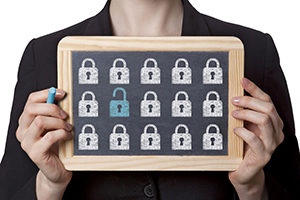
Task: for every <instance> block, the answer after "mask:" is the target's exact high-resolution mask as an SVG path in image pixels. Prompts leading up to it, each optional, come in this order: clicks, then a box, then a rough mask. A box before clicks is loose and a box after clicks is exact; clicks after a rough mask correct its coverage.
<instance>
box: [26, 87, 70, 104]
mask: <svg viewBox="0 0 300 200" xmlns="http://www.w3.org/2000/svg"><path fill="white" fill-rule="evenodd" d="M48 93H49V88H48V89H45V90H41V91H37V92H33V93H31V94H30V95H29V97H28V100H27V102H28V103H44V102H46V101H47V98H48ZM64 96H65V92H64V91H63V90H61V89H56V93H55V100H59V99H61V98H63V97H64Z"/></svg>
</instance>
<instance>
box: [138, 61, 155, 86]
mask: <svg viewBox="0 0 300 200" xmlns="http://www.w3.org/2000/svg"><path fill="white" fill-rule="evenodd" d="M149 62H152V63H153V65H154V66H153V67H149V66H148V63H149ZM141 84H160V68H159V67H158V66H157V61H156V60H155V59H154V58H147V59H146V60H145V62H144V67H142V68H141Z"/></svg>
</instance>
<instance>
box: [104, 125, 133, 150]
mask: <svg viewBox="0 0 300 200" xmlns="http://www.w3.org/2000/svg"><path fill="white" fill-rule="evenodd" d="M117 128H121V129H122V132H120V133H117ZM109 149H110V150H129V134H128V133H127V131H126V127H125V126H124V125H123V124H116V125H115V126H114V128H113V131H112V133H111V134H110V136H109Z"/></svg>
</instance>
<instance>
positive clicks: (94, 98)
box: [81, 91, 96, 100]
mask: <svg viewBox="0 0 300 200" xmlns="http://www.w3.org/2000/svg"><path fill="white" fill-rule="evenodd" d="M87 94H89V95H91V96H92V100H96V96H95V94H94V93H93V92H92V91H85V92H84V93H82V95H81V100H85V96H86V95H87Z"/></svg>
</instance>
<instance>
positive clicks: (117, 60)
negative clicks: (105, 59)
mask: <svg viewBox="0 0 300 200" xmlns="http://www.w3.org/2000/svg"><path fill="white" fill-rule="evenodd" d="M119 61H120V62H122V63H123V67H124V68H126V61H125V60H124V59H123V58H116V59H115V60H114V62H113V68H116V67H117V62H119Z"/></svg>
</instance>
